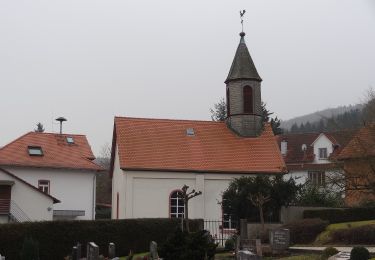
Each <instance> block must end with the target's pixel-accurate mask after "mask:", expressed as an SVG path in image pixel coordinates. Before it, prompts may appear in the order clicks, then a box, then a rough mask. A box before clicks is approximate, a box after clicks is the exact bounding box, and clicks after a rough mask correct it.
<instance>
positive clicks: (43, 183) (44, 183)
mask: <svg viewBox="0 0 375 260" xmlns="http://www.w3.org/2000/svg"><path fill="white" fill-rule="evenodd" d="M38 189H39V190H41V191H42V192H44V193H46V194H49V192H50V189H49V181H48V180H39V181H38Z"/></svg>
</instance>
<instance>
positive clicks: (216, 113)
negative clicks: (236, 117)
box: [210, 98, 227, 121]
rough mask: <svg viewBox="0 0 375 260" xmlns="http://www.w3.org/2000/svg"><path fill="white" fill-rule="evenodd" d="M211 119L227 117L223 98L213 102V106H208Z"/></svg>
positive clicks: (221, 119) (218, 119)
mask: <svg viewBox="0 0 375 260" xmlns="http://www.w3.org/2000/svg"><path fill="white" fill-rule="evenodd" d="M210 113H211V119H212V121H224V120H225V119H226V118H227V105H226V103H225V100H224V98H221V99H220V101H219V102H218V103H216V104H214V108H213V109H212V108H210Z"/></svg>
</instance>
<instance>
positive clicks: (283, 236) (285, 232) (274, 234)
mask: <svg viewBox="0 0 375 260" xmlns="http://www.w3.org/2000/svg"><path fill="white" fill-rule="evenodd" d="M289 242H290V233H289V229H273V230H270V244H271V248H272V250H280V251H282V250H286V249H288V247H289Z"/></svg>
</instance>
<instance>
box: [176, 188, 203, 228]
mask: <svg viewBox="0 0 375 260" xmlns="http://www.w3.org/2000/svg"><path fill="white" fill-rule="evenodd" d="M188 189H189V186H187V185H184V186H183V187H182V189H181V195H180V196H181V198H182V199H183V200H184V205H185V212H184V213H185V214H184V219H185V223H186V230H187V232H190V227H189V200H191V199H192V198H194V197H196V196H199V195H201V194H202V192H201V191H195V190H194V189H193V190H192V191H190V192H188Z"/></svg>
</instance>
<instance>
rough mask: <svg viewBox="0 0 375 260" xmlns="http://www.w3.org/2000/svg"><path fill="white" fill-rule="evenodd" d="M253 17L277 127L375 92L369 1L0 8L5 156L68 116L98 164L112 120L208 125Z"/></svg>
mask: <svg viewBox="0 0 375 260" xmlns="http://www.w3.org/2000/svg"><path fill="white" fill-rule="evenodd" d="M240 9H246V14H245V22H244V27H245V32H246V42H247V46H248V48H249V50H250V54H251V55H252V57H253V60H254V62H255V65H256V67H257V69H258V72H259V74H260V75H261V77H262V78H263V83H262V98H263V100H264V101H265V102H266V103H267V104H268V108H269V109H270V110H271V111H274V112H275V114H276V115H278V116H279V117H280V118H282V119H289V118H292V117H295V116H299V115H303V114H306V113H310V112H314V111H316V110H321V109H324V108H327V107H335V106H339V105H349V104H356V103H358V102H359V101H360V99H361V98H362V97H363V93H364V92H365V90H366V89H368V88H369V86H373V87H374V86H375V73H374V72H375V50H374V48H375V47H374V46H375V1H373V0H311V1H301V0H283V1H280V0H257V1H249V0H244V1H237V0H231V1H218V0H204V1H202V0H199V1H196V0H189V1H177V0H158V1H151V0H150V1H143V0H134V1H130V0H121V1H113V0H101V1H94V0H61V1H56V0H45V1H37V0H33V1H29V0H24V1H20V0H0V72H1V75H0V90H1V92H0V115H1V116H0V146H2V145H4V144H6V143H8V142H10V141H11V140H13V139H15V138H17V137H18V136H20V135H22V134H24V133H26V132H28V131H31V130H33V129H34V128H35V124H36V123H37V122H42V123H43V124H44V126H45V128H46V131H48V132H52V131H57V130H58V125H57V124H53V119H54V118H56V117H58V116H65V117H66V118H67V119H68V120H69V121H68V122H67V123H66V124H65V126H64V131H65V132H70V133H82V134H86V135H87V136H88V138H89V141H90V143H91V145H92V147H93V150H94V152H95V153H96V154H97V153H98V152H99V150H100V147H101V146H103V145H104V144H105V143H109V142H111V139H112V128H113V117H114V116H115V115H118V116H133V117H155V118H178V119H203V120H209V119H210V113H209V108H210V107H212V106H213V104H214V103H215V102H217V101H218V100H219V99H220V98H221V97H223V96H224V93H225V85H224V83H223V82H224V80H225V78H226V76H227V73H228V71H229V68H230V65H231V62H232V59H233V56H234V53H235V50H236V48H237V45H238V42H239V36H238V33H239V32H240V29H241V26H240V19H239V10H240Z"/></svg>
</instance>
